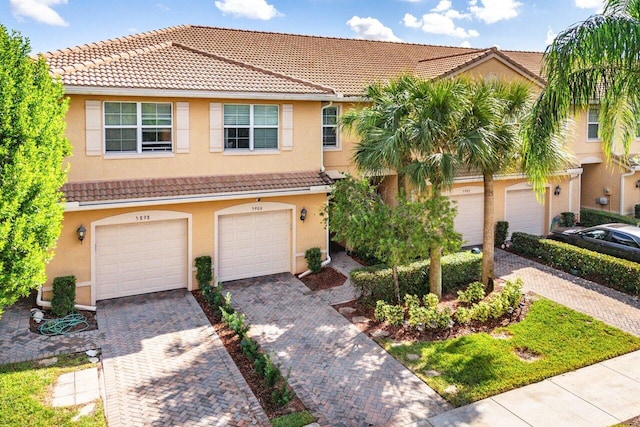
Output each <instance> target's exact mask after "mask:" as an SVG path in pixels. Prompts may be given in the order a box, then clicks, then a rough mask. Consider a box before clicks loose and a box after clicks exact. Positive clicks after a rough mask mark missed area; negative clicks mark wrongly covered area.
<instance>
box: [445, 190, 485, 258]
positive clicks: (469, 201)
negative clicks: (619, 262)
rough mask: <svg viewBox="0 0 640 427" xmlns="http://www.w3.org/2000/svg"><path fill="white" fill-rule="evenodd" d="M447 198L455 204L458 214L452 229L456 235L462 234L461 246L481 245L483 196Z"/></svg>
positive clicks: (470, 195)
mask: <svg viewBox="0 0 640 427" xmlns="http://www.w3.org/2000/svg"><path fill="white" fill-rule="evenodd" d="M449 198H450V199H451V200H452V201H456V202H457V204H456V206H457V207H458V214H457V215H456V218H455V220H454V228H455V230H456V231H457V232H458V233H460V234H462V240H463V242H462V245H463V246H470V245H480V244H482V225H483V218H484V208H483V204H484V200H483V194H482V193H477V194H466V195H458V196H451V197H449Z"/></svg>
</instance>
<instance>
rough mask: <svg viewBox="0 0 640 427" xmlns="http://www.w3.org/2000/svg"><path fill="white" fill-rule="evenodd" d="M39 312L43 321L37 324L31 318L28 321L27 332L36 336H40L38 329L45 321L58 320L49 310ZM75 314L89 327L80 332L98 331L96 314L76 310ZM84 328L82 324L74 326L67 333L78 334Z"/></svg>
mask: <svg viewBox="0 0 640 427" xmlns="http://www.w3.org/2000/svg"><path fill="white" fill-rule="evenodd" d="M41 310H42V312H43V313H44V320H42V322H40V323H37V322H36V321H35V320H33V317H32V318H31V319H29V330H30V331H31V332H35V333H36V334H40V331H39V330H38V327H39V326H40V325H42V324H43V323H44V322H46V321H47V320H50V319H57V318H58V316H56V315H55V314H53V313H52V312H51V310H46V309H44V310H43V309H41ZM76 313H77V314H82V315H83V316H84V317H85V318H86V319H87V323H88V324H89V327H88V328H87V329H84V330H82V331H81V332H85V331H94V330H96V329H98V320H97V318H96V313H95V312H93V311H87V310H78V311H77V312H76ZM84 327H85V325H84V324H79V325H76V326H74V327H72V328H71V329H70V330H69V332H68V333H71V332H78V331H80V330H81V329H82V328H84Z"/></svg>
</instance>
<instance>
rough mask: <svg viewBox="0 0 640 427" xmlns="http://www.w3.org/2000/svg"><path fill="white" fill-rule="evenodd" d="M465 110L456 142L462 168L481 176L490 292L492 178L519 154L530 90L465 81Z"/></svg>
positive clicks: (516, 85) (516, 160) (485, 264)
mask: <svg viewBox="0 0 640 427" xmlns="http://www.w3.org/2000/svg"><path fill="white" fill-rule="evenodd" d="M466 84H467V97H468V100H469V106H470V108H469V110H468V113H467V114H466V115H465V119H464V121H463V122H462V123H461V126H462V127H463V128H466V130H465V131H464V135H465V136H466V137H464V138H461V139H460V140H459V141H458V144H457V148H458V154H459V155H460V157H461V160H462V162H463V164H465V165H466V166H467V167H468V168H470V169H472V170H476V171H478V172H479V173H481V174H482V178H483V185H484V224H483V234H482V283H483V285H484V286H485V289H486V291H487V292H491V291H492V290H493V274H494V273H493V270H494V243H495V241H494V240H495V236H494V223H495V215H494V195H493V179H494V175H496V174H498V173H504V172H507V171H509V170H515V169H516V167H517V166H518V164H519V160H520V154H521V151H522V144H521V141H522V139H521V137H520V136H521V135H520V133H521V125H522V123H523V121H524V119H525V117H526V115H527V114H528V113H529V111H530V108H531V101H532V92H531V86H530V85H529V84H526V83H521V82H509V83H507V82H503V81H499V80H495V81H489V82H485V81H470V80H469V81H467V82H466Z"/></svg>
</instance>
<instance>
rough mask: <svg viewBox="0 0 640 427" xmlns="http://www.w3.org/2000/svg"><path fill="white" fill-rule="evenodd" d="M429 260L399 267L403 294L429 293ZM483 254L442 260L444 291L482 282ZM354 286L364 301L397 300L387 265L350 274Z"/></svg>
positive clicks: (364, 268) (401, 293)
mask: <svg viewBox="0 0 640 427" xmlns="http://www.w3.org/2000/svg"><path fill="white" fill-rule="evenodd" d="M429 264H430V262H429V260H423V261H417V262H414V263H411V264H409V265H403V266H399V267H398V276H399V282H400V295H406V294H409V295H417V296H419V297H420V298H422V297H423V296H424V295H426V294H428V293H429ZM481 272H482V254H473V253H471V252H459V253H455V254H451V255H446V256H443V257H442V292H449V291H453V290H455V289H457V288H462V287H465V286H467V285H468V284H469V283H471V282H475V281H477V280H480V276H481ZM351 284H352V285H353V286H354V287H355V288H356V290H357V291H358V292H359V293H360V294H361V295H362V297H363V300H364V301H365V302H370V303H371V304H375V302H376V301H378V300H384V301H386V302H394V301H395V292H394V289H393V277H392V275H391V269H390V268H387V267H384V266H379V265H378V266H372V267H363V268H359V269H356V270H353V271H352V272H351Z"/></svg>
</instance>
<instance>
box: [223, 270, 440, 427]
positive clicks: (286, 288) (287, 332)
mask: <svg viewBox="0 0 640 427" xmlns="http://www.w3.org/2000/svg"><path fill="white" fill-rule="evenodd" d="M225 291H230V292H231V294H232V305H234V306H235V307H237V308H238V309H239V310H240V311H242V312H244V313H246V315H247V320H248V321H249V322H250V323H251V325H252V326H251V331H250V333H251V335H252V336H253V337H255V338H256V339H257V340H258V341H259V342H260V344H261V345H262V347H263V348H264V349H266V350H267V351H273V352H274V353H275V355H276V356H277V359H278V361H280V362H281V363H282V369H283V371H284V373H285V374H286V372H287V370H288V369H289V368H291V378H290V381H289V382H290V384H291V385H292V387H293V388H294V390H295V392H296V393H297V395H298V397H300V398H301V399H302V401H303V402H304V403H305V404H306V405H307V407H308V408H309V409H310V410H311V411H312V413H313V414H314V415H315V416H316V417H318V418H319V422H320V424H321V425H327V426H367V425H375V426H400V425H407V424H409V423H412V422H416V421H418V420H423V419H426V418H428V417H431V416H434V415H436V414H439V413H441V412H444V411H446V410H447V409H449V408H450V406H449V404H448V403H447V402H446V401H445V400H444V399H442V398H441V397H440V396H439V395H438V394H437V393H435V392H434V391H433V390H432V389H431V388H429V387H428V386H427V385H426V384H425V383H423V382H422V381H420V380H419V379H418V378H417V377H416V376H415V375H413V374H412V373H411V372H410V371H409V370H407V369H406V368H405V367H404V366H402V365H401V364H400V363H399V362H398V361H396V360H395V359H394V358H393V357H391V356H389V355H388V354H387V353H386V352H385V351H384V350H383V349H382V348H381V347H380V346H378V345H377V344H376V343H375V342H373V341H372V340H371V339H369V338H368V337H367V336H366V335H365V334H363V333H362V332H360V331H359V330H358V329H357V328H356V327H355V326H354V325H353V324H351V323H350V322H349V321H348V320H347V319H345V318H344V317H343V316H342V315H340V314H339V313H338V312H337V311H335V310H334V309H333V308H332V307H331V306H329V305H328V304H327V303H326V301H325V299H323V298H322V297H320V296H319V295H315V294H313V293H312V292H311V291H309V289H307V287H306V286H304V284H302V282H300V281H299V280H298V279H296V278H295V277H293V276H291V275H290V274H279V275H274V276H268V277H262V278H256V279H247V280H242V281H237V282H234V283H232V284H230V285H229V286H225Z"/></svg>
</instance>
